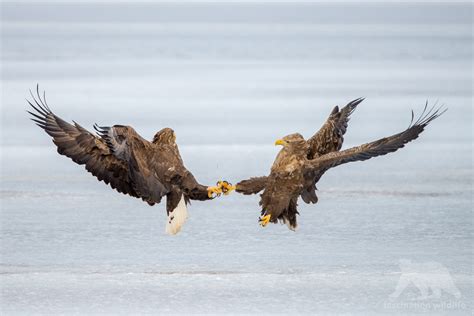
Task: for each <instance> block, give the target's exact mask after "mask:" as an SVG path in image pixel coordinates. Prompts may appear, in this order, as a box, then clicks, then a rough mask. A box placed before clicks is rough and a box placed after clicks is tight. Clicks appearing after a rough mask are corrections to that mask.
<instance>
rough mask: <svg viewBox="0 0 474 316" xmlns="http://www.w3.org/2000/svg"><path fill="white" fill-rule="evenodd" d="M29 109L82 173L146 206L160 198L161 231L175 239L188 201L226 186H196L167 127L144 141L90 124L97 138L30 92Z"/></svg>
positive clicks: (118, 128)
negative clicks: (164, 215) (164, 218)
mask: <svg viewBox="0 0 474 316" xmlns="http://www.w3.org/2000/svg"><path fill="white" fill-rule="evenodd" d="M30 94H31V97H32V98H33V102H34V103H35V104H33V103H32V102H30V101H29V100H27V101H28V103H29V104H30V106H31V107H32V108H33V109H34V110H35V113H34V112H30V111H28V113H30V114H31V115H32V116H33V118H32V120H33V121H35V122H36V124H37V125H38V126H39V127H41V128H42V129H44V130H45V131H46V133H48V134H49V135H50V136H51V137H52V138H53V142H54V144H55V145H56V146H57V147H58V153H59V154H61V155H65V156H67V157H69V158H71V159H72V160H73V161H74V162H75V163H77V164H79V165H85V168H86V170H87V171H89V172H90V173H92V174H93V175H94V176H96V177H97V179H99V181H104V182H105V183H106V184H109V185H110V186H111V187H112V188H113V189H115V190H117V191H118V192H120V193H123V194H128V195H130V196H133V197H136V198H140V199H142V200H143V201H145V202H147V203H148V204H149V205H154V204H158V203H160V202H161V199H162V198H163V197H164V196H166V211H167V214H168V218H167V223H166V232H167V233H168V234H172V235H174V234H176V233H178V232H179V231H180V229H181V226H182V225H183V223H184V222H185V221H186V218H187V207H186V206H187V204H188V203H189V201H190V200H200V201H204V200H211V199H213V198H214V197H216V196H219V195H220V194H221V193H228V192H229V191H228V188H229V187H230V185H229V183H227V182H225V181H219V182H218V183H217V186H205V185H202V184H199V183H198V182H197V180H196V179H195V178H194V176H193V174H192V173H191V172H190V171H189V170H187V169H186V167H185V166H184V164H183V160H182V159H181V155H180V153H179V150H178V146H177V145H176V142H175V141H176V135H175V133H174V131H173V130H172V129H171V128H163V129H162V130H160V131H159V132H157V133H156V134H155V136H154V137H153V140H152V141H151V142H150V141H148V140H146V139H144V138H143V137H141V136H140V135H139V134H138V133H137V132H136V131H135V130H134V129H133V128H132V127H130V126H123V125H114V126H112V127H100V126H97V125H95V126H94V128H95V130H96V131H97V135H95V134H92V133H91V132H89V131H87V130H86V129H84V128H83V127H82V126H80V125H79V124H77V123H76V122H73V124H70V123H68V122H66V121H64V120H63V119H61V118H60V117H58V116H57V115H55V114H54V113H53V112H52V111H51V110H50V108H49V106H48V104H47V102H46V96H45V93H43V97H41V95H40V93H39V89H38V86H37V87H36V97H35V96H34V95H33V93H31V91H30Z"/></svg>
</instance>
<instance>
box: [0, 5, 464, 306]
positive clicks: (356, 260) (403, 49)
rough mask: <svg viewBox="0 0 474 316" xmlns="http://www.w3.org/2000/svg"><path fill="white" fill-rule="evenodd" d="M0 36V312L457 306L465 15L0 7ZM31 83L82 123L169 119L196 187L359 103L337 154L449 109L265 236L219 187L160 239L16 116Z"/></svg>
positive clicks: (330, 183)
mask: <svg viewBox="0 0 474 316" xmlns="http://www.w3.org/2000/svg"><path fill="white" fill-rule="evenodd" d="M1 39H2V45H1V46H2V50H1V52H2V55H1V66H2V69H1V75H2V78H1V86H2V88H1V93H2V98H1V106H2V110H1V115H2V123H1V134H2V138H1V147H0V150H1V191H0V202H1V236H0V238H1V253H0V287H1V301H0V303H1V304H0V305H1V306H0V308H1V313H2V315H17V314H23V315H30V314H44V315H56V314H61V315H68V314H88V315H91V314H113V315H118V314H228V313H230V314H273V313H281V314H292V315H293V314H360V315H368V314H403V315H406V314H420V313H421V314H430V315H432V314H443V315H445V314H457V315H468V314H471V313H472V309H473V304H472V301H473V246H472V245H473V214H472V194H473V192H472V191H473V190H472V188H473V187H472V176H473V174H472V158H473V157H472V137H473V129H472V119H473V117H472V89H473V85H472V84H473V83H472V60H473V59H472V58H473V55H472V41H473V37H472V5H471V4H447V3H441V4H417V5H411V4H396V3H392V4H381V3H378V4H370V3H365V4H350V3H339V4H333V5H329V4H291V5H290V4H277V3H267V4H251V3H246V4H245V3H240V4H232V5H219V4H210V3H207V4H196V3H194V4H174V5H173V4H140V5H132V4H75V5H65V4H62V5H61V4H56V5H52V4H49V5H48V4H33V3H29V4H28V3H23V4H13V3H8V2H4V3H2V31H1ZM36 83H39V84H40V87H41V89H45V90H46V91H47V97H48V103H49V104H50V106H51V108H52V109H53V110H54V111H55V112H56V114H58V115H59V116H61V117H62V118H64V119H66V120H73V119H74V120H75V121H77V122H79V123H80V124H81V125H83V126H84V127H87V128H91V127H92V124H93V123H95V122H97V123H99V124H103V125H112V124H119V123H121V124H129V125H132V126H134V127H135V128H136V129H137V131H138V132H139V133H141V134H142V135H144V136H145V137H148V138H151V137H152V136H153V134H154V132H156V131H157V130H159V129H161V128H162V127H166V126H168V127H172V128H173V129H174V130H175V131H176V134H177V136H178V139H177V141H178V143H179V145H180V149H181V154H182V156H183V159H184V161H185V164H186V166H187V167H188V168H189V169H190V170H192V171H193V173H194V175H195V176H196V177H197V178H198V180H199V181H201V182H202V183H204V184H209V185H211V184H214V183H215V181H217V180H218V179H226V180H229V181H231V182H237V181H238V180H241V179H244V178H247V177H250V176H258V175H265V174H267V173H268V171H269V168H270V165H271V163H272V161H273V159H274V156H275V155H276V153H277V150H278V148H276V147H274V146H273V145H272V144H273V142H274V141H275V139H277V138H279V137H281V136H284V135H286V134H289V133H292V132H296V131H298V132H300V133H302V134H303V135H304V136H306V137H310V136H311V135H312V134H313V133H314V132H315V131H316V130H317V129H318V128H319V127H320V126H321V124H322V123H323V122H324V120H325V119H326V118H327V115H328V114H329V112H330V111H331V109H332V107H333V106H334V105H344V104H345V103H347V102H348V101H350V100H352V99H354V98H357V97H360V96H363V97H366V100H365V101H364V102H363V103H362V104H361V105H360V106H359V108H358V109H357V110H356V111H355V113H354V114H353V115H352V120H351V122H350V126H349V128H348V132H347V134H346V141H345V145H344V146H345V147H350V146H353V145H357V144H360V143H363V142H367V141H371V140H374V139H377V138H380V137H383V136H387V135H390V134H393V133H396V132H399V131H401V130H402V129H404V128H406V127H407V125H408V123H409V121H410V110H411V109H414V110H415V113H417V112H418V113H419V112H420V111H421V110H422V108H423V105H424V102H425V101H426V100H428V101H429V102H430V104H433V103H435V102H438V103H439V104H445V105H446V107H448V108H449V110H448V112H446V113H445V114H444V115H443V116H442V117H440V118H439V119H438V120H436V121H434V122H433V123H432V125H430V126H429V127H428V128H427V129H426V131H425V132H424V133H423V134H422V135H421V137H420V138H419V139H417V140H416V141H414V142H412V143H410V144H408V145H407V147H406V148H404V149H402V150H400V151H399V152H397V153H395V154H391V155H387V156H384V157H380V158H376V159H372V160H369V161H366V162H360V163H352V164H347V165H344V166H341V167H338V168H336V169H334V170H331V171H330V172H328V173H327V174H326V175H325V176H324V177H323V178H322V179H321V181H320V182H319V185H318V188H319V194H318V195H319V203H318V204H316V205H306V204H304V203H303V202H302V201H300V203H299V204H300V205H299V210H300V214H301V215H300V216H299V228H298V230H297V231H296V232H292V231H289V230H288V229H287V228H286V226H283V225H270V226H268V227H266V228H265V229H262V228H260V227H259V226H258V224H257V218H258V215H259V207H258V196H250V197H248V196H239V195H237V194H233V195H230V196H226V197H222V198H219V199H216V200H213V201H211V202H205V203H204V202H194V203H193V204H192V205H191V206H190V208H189V212H190V218H189V219H188V221H187V223H186V224H185V226H184V229H183V231H182V232H181V233H180V234H178V235H177V236H168V235H166V234H165V219H166V216H165V215H166V212H165V208H164V205H158V206H154V207H149V206H148V205H147V204H145V203H143V202H141V201H140V200H137V199H132V198H130V197H126V196H124V195H121V194H118V193H116V192H115V191H113V190H111V189H110V188H109V187H107V186H106V185H104V184H103V183H99V182H98V181H96V179H95V178H94V177H92V176H91V175H90V174H88V173H86V172H85V171H84V169H83V167H81V166H77V165H75V164H74V163H72V162H71V161H70V160H69V159H67V158H66V157H63V156H60V155H58V154H57V153H56V151H55V147H54V145H53V144H52V143H51V140H50V139H49V137H48V136H47V135H46V134H45V133H44V132H42V131H41V130H40V129H38V128H37V127H36V126H35V125H34V124H33V123H32V122H31V121H29V120H28V115H27V113H26V112H25V110H26V109H27V104H26V101H25V98H27V97H28V89H30V88H35V86H36ZM400 260H411V262H412V264H411V268H410V269H408V270H406V269H405V270H404V272H403V273H402V271H401V269H402V268H403V267H402V266H401V265H400V264H399V263H400ZM433 265H437V266H442V267H444V268H445V270H443V271H449V273H448V274H447V273H445V274H443V275H442V276H439V275H434V276H433V274H430V271H427V269H422V268H420V267H431V266H433ZM428 270H429V269H428ZM407 271H408V273H407ZM403 278H405V279H406V278H409V279H410V278H411V279H410V280H411V281H412V283H411V284H409V285H408V286H407V287H406V288H405V289H404V290H403V291H402V292H401V294H399V295H395V296H396V297H391V294H393V293H394V292H395V289H396V287H397V284H398V283H399V281H400V280H401V279H403ZM417 280H418V281H417ZM420 280H421V281H420ZM450 282H451V283H450ZM448 283H449V284H451V285H449V284H448ZM449 286H451V287H452V286H454V287H456V288H457V289H458V290H459V293H460V294H461V296H460V297H457V296H455V295H453V294H452V292H450V291H449ZM423 287H426V288H427V289H428V293H429V294H431V293H436V291H440V297H436V295H434V297H433V296H432V297H430V298H423V297H421V298H420V295H421V292H422V290H423ZM392 296H393V295H392Z"/></svg>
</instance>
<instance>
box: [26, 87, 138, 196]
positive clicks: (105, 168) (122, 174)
mask: <svg viewBox="0 0 474 316" xmlns="http://www.w3.org/2000/svg"><path fill="white" fill-rule="evenodd" d="M36 94H37V98H35V97H34V96H33V94H32V97H33V101H34V103H35V104H36V105H33V104H32V103H31V102H30V101H28V103H29V104H30V105H31V107H33V109H34V110H35V111H36V113H34V112H30V111H28V113H30V114H31V115H32V116H33V118H32V120H33V121H35V122H36V124H37V125H38V126H39V127H41V128H42V129H44V130H45V131H46V133H48V134H49V135H50V136H51V137H53V142H54V144H56V146H57V147H58V153H59V154H61V155H65V156H67V157H69V158H71V159H72V160H73V161H74V162H75V163H77V164H80V165H85V168H86V170H87V171H89V172H90V173H92V174H93V175H94V176H96V177H97V179H99V181H104V182H105V183H107V184H110V186H111V187H112V188H114V189H115V190H117V191H118V192H120V193H123V194H128V195H130V196H133V197H137V198H138V197H140V196H139V195H138V194H137V192H136V191H135V189H134V188H133V186H132V183H131V182H130V179H129V176H128V166H127V164H126V163H125V162H124V161H122V160H119V159H117V158H116V157H115V156H114V155H113V153H112V152H111V151H110V149H109V148H108V147H107V144H106V143H105V141H104V140H103V139H101V138H99V137H97V136H95V135H93V134H91V133H90V132H89V131H87V130H86V129H84V128H83V127H82V126H80V125H79V124H77V123H75V122H74V125H72V124H69V123H67V122H66V121H64V120H62V119H61V118H59V117H58V116H56V115H55V114H54V113H53V112H52V111H51V110H50V109H49V107H48V105H47V103H46V98H45V95H44V94H43V99H41V96H40V94H39V91H38V88H37V91H36Z"/></svg>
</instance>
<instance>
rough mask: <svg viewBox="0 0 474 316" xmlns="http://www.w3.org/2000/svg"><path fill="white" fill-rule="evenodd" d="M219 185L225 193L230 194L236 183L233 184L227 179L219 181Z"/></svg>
mask: <svg viewBox="0 0 474 316" xmlns="http://www.w3.org/2000/svg"><path fill="white" fill-rule="evenodd" d="M217 186H218V187H219V188H221V190H222V192H223V193H224V194H225V195H229V194H230V192H232V191H233V190H235V185H232V184H231V183H229V182H227V181H218V182H217Z"/></svg>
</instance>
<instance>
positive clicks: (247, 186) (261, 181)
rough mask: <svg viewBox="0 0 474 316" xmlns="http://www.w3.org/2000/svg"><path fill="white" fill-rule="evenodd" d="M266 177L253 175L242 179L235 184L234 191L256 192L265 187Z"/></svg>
mask: <svg viewBox="0 0 474 316" xmlns="http://www.w3.org/2000/svg"><path fill="white" fill-rule="evenodd" d="M267 180H268V177H266V176H263V177H254V178H250V179H247V180H242V181H240V182H239V183H237V185H236V186H235V191H237V192H239V193H242V194H246V195H248V194H257V193H258V192H260V191H262V190H263V189H265V186H266V184H267Z"/></svg>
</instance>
